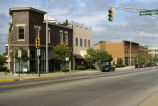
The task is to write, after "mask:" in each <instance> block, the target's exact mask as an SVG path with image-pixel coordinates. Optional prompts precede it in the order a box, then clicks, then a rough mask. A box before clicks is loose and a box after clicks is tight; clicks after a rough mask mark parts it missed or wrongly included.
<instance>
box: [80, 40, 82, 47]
mask: <svg viewBox="0 0 158 106" xmlns="http://www.w3.org/2000/svg"><path fill="white" fill-rule="evenodd" d="M80 47H82V39H80Z"/></svg>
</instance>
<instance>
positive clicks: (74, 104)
mask: <svg viewBox="0 0 158 106" xmlns="http://www.w3.org/2000/svg"><path fill="white" fill-rule="evenodd" d="M157 91H158V67H151V68H149V67H148V68H140V69H131V70H129V71H120V72H105V73H100V74H94V75H81V76H69V77H63V78H54V79H53V78H52V79H51V78H50V79H47V80H46V79H44V80H32V81H17V82H12V83H6V82H5V83H0V106H138V105H139V104H141V103H142V102H143V101H144V100H145V99H147V98H148V97H150V96H151V95H153V94H154V93H155V92H157Z"/></svg>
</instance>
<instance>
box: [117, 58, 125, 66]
mask: <svg viewBox="0 0 158 106" xmlns="http://www.w3.org/2000/svg"><path fill="white" fill-rule="evenodd" d="M124 66H125V65H124V64H123V59H122V58H117V64H116V67H124Z"/></svg>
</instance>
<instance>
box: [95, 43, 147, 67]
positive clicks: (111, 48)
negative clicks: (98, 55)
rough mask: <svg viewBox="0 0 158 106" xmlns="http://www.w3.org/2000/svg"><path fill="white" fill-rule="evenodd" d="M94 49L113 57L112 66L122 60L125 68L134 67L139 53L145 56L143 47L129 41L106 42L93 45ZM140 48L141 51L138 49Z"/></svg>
mask: <svg viewBox="0 0 158 106" xmlns="http://www.w3.org/2000/svg"><path fill="white" fill-rule="evenodd" d="M93 48H94V49H99V50H105V51H107V52H108V53H109V54H111V55H112V57H113V62H114V64H116V63H117V59H118V58H122V59H123V64H125V65H126V66H129V65H130V64H131V65H135V64H136V62H137V60H136V56H137V54H139V52H141V53H143V54H145V53H146V49H144V47H143V46H141V47H140V45H139V44H138V43H135V42H130V41H122V42H106V43H101V44H97V45H94V47H93ZM140 48H141V49H140ZM143 50H144V51H143Z"/></svg>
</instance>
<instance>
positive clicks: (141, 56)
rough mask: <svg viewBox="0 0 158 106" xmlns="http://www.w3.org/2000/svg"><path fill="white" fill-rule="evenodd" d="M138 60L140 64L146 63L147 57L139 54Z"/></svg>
mask: <svg viewBox="0 0 158 106" xmlns="http://www.w3.org/2000/svg"><path fill="white" fill-rule="evenodd" d="M136 59H137V62H138V63H142V62H145V57H144V56H143V55H141V54H138V55H137V56H136Z"/></svg>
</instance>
